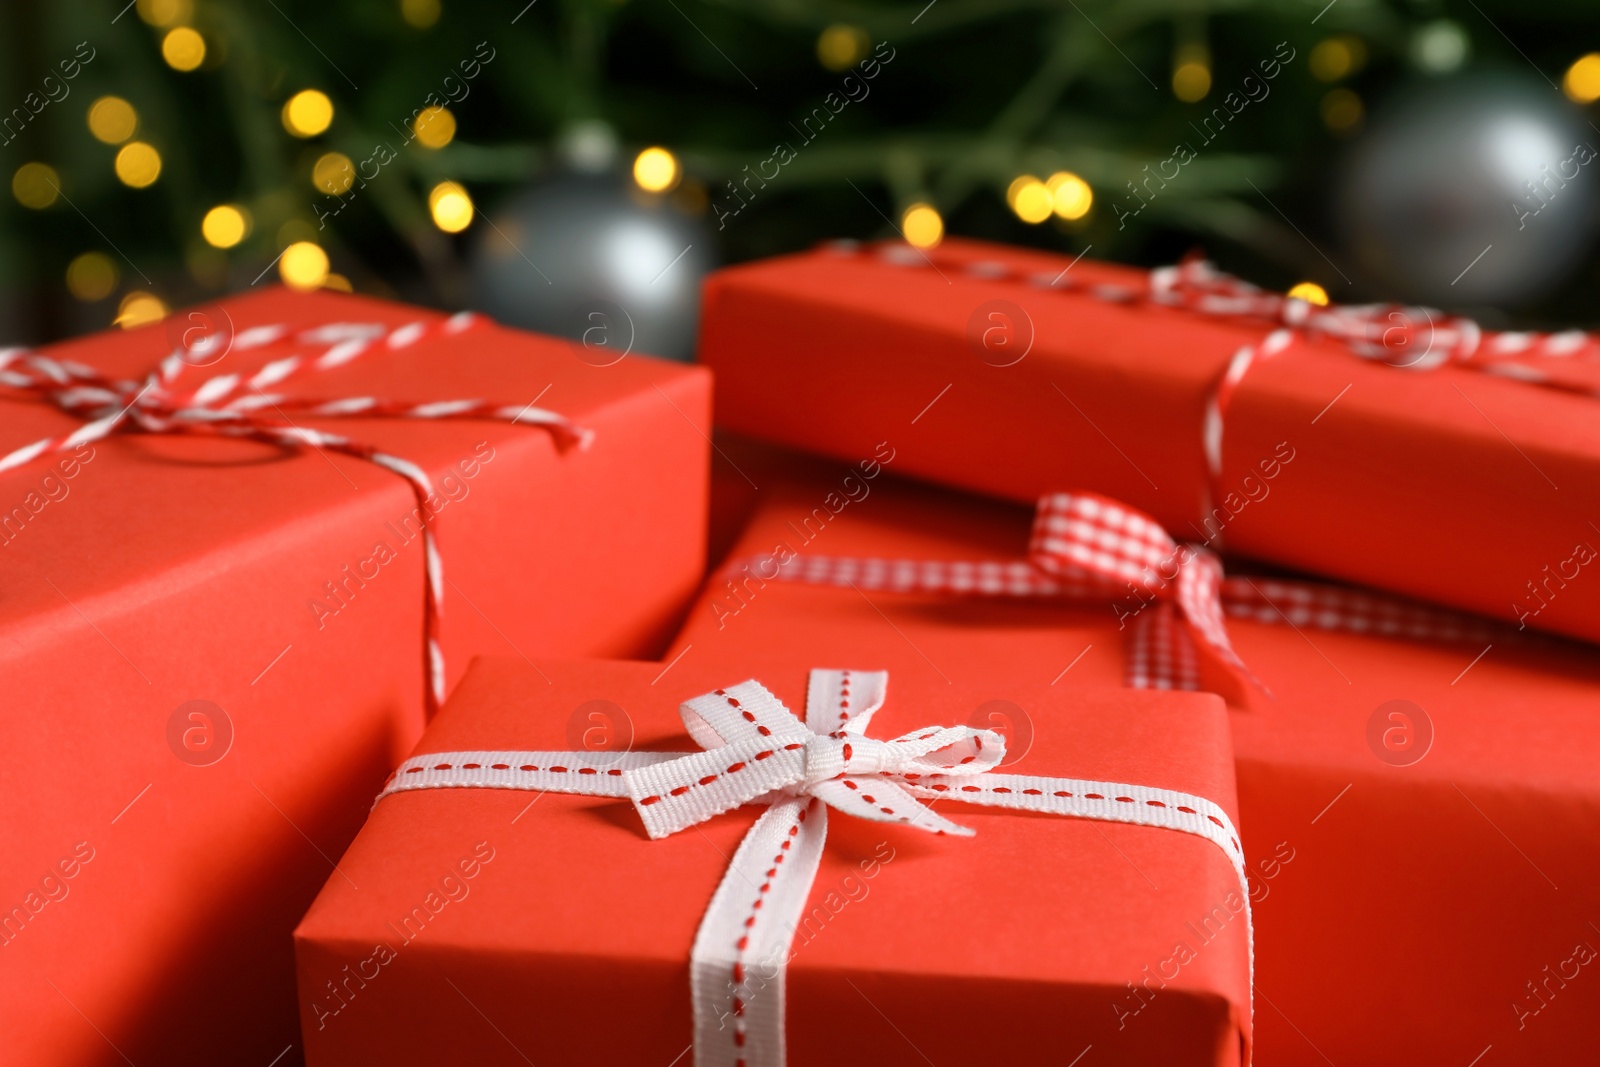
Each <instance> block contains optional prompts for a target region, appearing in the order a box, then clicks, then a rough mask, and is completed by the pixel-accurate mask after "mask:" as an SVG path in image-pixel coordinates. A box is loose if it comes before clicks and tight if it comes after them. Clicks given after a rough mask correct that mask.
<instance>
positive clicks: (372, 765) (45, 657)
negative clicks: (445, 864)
mask: <svg viewBox="0 0 1600 1067" xmlns="http://www.w3.org/2000/svg"><path fill="white" fill-rule="evenodd" d="M174 321H175V322H177V323H179V324H180V328H179V329H176V330H169V329H166V328H163V327H159V326H158V327H151V328H145V329H138V330H131V331H127V332H122V331H118V332H116V333H107V334H101V335H97V336H93V337H88V338H84V339H80V340H75V341H72V342H69V343H65V344H61V345H58V346H55V347H53V348H51V349H49V350H47V351H46V352H45V353H44V355H45V356H46V357H48V358H49V359H50V360H52V361H51V362H43V361H40V360H37V359H34V358H33V357H31V356H26V355H24V354H18V353H14V352H13V353H7V355H6V360H7V361H8V362H7V365H6V366H5V367H4V368H3V370H4V374H3V375H0V381H3V382H4V383H5V384H6V385H8V386H13V388H11V389H0V408H3V412H4V414H3V417H0V426H3V429H0V456H5V455H8V454H13V450H14V449H16V448H18V447H20V446H24V445H26V444H28V443H29V442H32V441H35V440H38V439H50V438H57V439H59V438H60V437H61V436H63V435H67V434H71V433H74V432H78V433H80V434H83V435H85V436H84V437H83V438H82V439H81V442H71V443H69V447H67V448H65V449H64V450H61V451H58V452H55V453H53V454H42V455H38V456H35V457H33V458H31V459H28V460H27V461H26V462H21V463H19V464H17V465H15V466H13V467H12V468H11V469H9V470H7V471H5V472H4V473H3V474H0V504H3V505H4V509H3V511H0V526H3V533H0V540H3V542H4V543H3V544H0V556H3V557H4V558H5V561H6V564H7V566H6V574H7V582H6V597H5V603H4V605H3V606H0V632H3V633H4V640H3V641H0V658H3V663H0V677H3V679H4V691H5V693H6V697H7V706H8V713H7V714H6V715H5V716H4V719H3V725H0V730H3V737H4V744H5V747H6V750H7V752H8V753H9V757H8V758H7V760H6V761H5V766H4V768H3V769H0V789H3V791H4V793H5V796H6V798H7V804H8V806H9V812H10V818H11V829H10V831H9V834H8V837H7V855H8V861H7V870H8V871H9V872H10V878H9V880H8V882H7V884H6V886H5V888H4V892H5V893H6V898H5V900H4V915H3V921H0V951H3V954H4V956H5V959H6V967H5V969H4V972H3V975H0V994H3V995H0V1027H3V1028H4V1030H5V1032H6V1034H7V1038H6V1041H7V1047H8V1050H9V1054H10V1055H11V1056H13V1057H15V1058H16V1059H17V1061H18V1062H29V1063H44V1062H50V1063H61V1064H67V1063H87V1062H101V1061H102V1060H105V1059H106V1058H108V1057H109V1058H110V1059H113V1060H117V1061H118V1062H120V1060H118V1059H117V1054H118V1052H120V1053H122V1054H123V1055H126V1056H127V1057H129V1058H131V1059H132V1060H133V1061H134V1062H137V1063H144V1062H147V1061H161V1062H222V1061H227V1062H252V1061H253V1062H260V1063H263V1064H265V1063H268V1062H270V1061H271V1060H272V1059H273V1057H275V1056H278V1055H279V1054H280V1053H283V1052H285V1049H286V1046H288V1045H290V1044H291V1043H296V1044H297V1043H298V1037H297V1032H298V1022H297V1014H296V1011H295V1006H294V1002H293V960H292V953H293V949H292V944H291V939H290V932H291V931H292V929H293V927H294V924H295V922H297V921H298V920H299V918H300V916H301V915H302V914H303V913H304V911H305V908H306V906H307V905H308V904H309V902H310V901H311V899H312V897H313V896H314V895H315V893H316V891H317V888H318V887H319V886H320V885H321V883H322V881H323V880H324V879H325V878H326V877H327V875H328V872H329V870H330V868H331V865H332V857H337V856H338V855H339V853H340V852H341V850H342V849H343V847H344V845H345V844H346V843H348V841H349V840H350V839H351V837H352V836H353V835H354V834H355V832H356V830H357V829H358V827H359V826H360V823H361V820H362V818H363V817H364V815H365V811H366V808H367V806H368V804H369V803H370V801H371V797H372V795H373V794H374V793H375V792H376V790H377V788H378V787H379V785H380V784H381V783H382V781H383V777H384V775H385V774H387V773H388V771H389V770H390V769H391V768H392V767H393V766H394V764H395V762H396V761H397V760H398V759H399V758H400V757H401V756H402V755H403V754H404V753H405V752H406V751H407V750H408V749H409V747H410V745H411V744H412V743H413V742H414V741H415V739H416V737H417V736H418V735H419V734H420V732H421V729H422V725H423V711H424V700H425V693H426V691H427V689H428V678H429V671H428V670H427V669H426V667H425V663H426V657H427V655H428V652H429V649H428V637H429V634H430V633H434V634H436V635H437V637H438V638H439V641H440V651H441V652H442V668H443V669H442V671H441V672H440V679H439V680H440V681H441V682H442V681H444V680H445V678H446V677H448V679H450V680H453V679H454V678H455V677H457V676H458V675H459V674H460V672H461V671H462V669H463V668H464V666H465V664H466V662H467V660H468V659H469V658H470V657H471V656H473V655H475V654H477V653H480V652H486V651H496V652H503V653H508V654H514V653H518V652H520V653H523V654H528V655H532V654H556V655H627V654H634V655H638V654H641V653H648V652H651V651H654V650H655V649H656V648H658V647H659V642H660V641H662V640H664V639H665V636H666V635H667V633H668V632H669V628H670V626H671V625H672V624H673V620H674V618H676V617H677V613H678V612H679V611H681V605H682V603H683V601H684V599H685V598H686V597H687V596H688V595H689V594H690V593H691V592H692V590H693V588H694V586H695V584H696V582H697V580H698V574H699V570H700V567H701V560H702V558H703V547H702V546H703V538H704V529H705V517H704V511H705V484H706V464H707V452H708V448H707V445H706V441H705V438H704V437H703V436H702V433H701V430H703V429H705V428H706V423H707V421H708V410H707V408H708V400H709V380H708V379H709V375H707V373H706V372H705V371H704V370H703V369H701V368H685V367H679V366H674V365H671V364H667V363H661V362H657V361H652V360H649V359H625V360H623V361H621V362H620V363H617V364H616V365H614V366H607V367H599V366H592V365H590V364H589V363H586V362H585V361H584V360H582V359H581V358H579V353H578V352H577V351H576V350H575V349H574V348H573V347H572V346H571V345H569V344H567V343H566V342H562V341H558V340H555V339H552V338H541V337H535V336H532V335H529V334H525V333H521V332H516V331H511V330H504V329H500V328H498V327H495V326H493V325H492V324H488V323H484V322H476V323H470V322H468V321H467V320H464V319H460V318H454V319H447V318H446V317H445V316H442V315H439V314H436V313H433V312H427V311H421V310H418V309H415V308H409V307H404V306H401V305H398V304H391V303H385V302H381V301H377V300H370V299H364V298H358V297H350V296H339V295H336V294H330V293H325V292H322V293H314V294H307V295H296V294H292V293H289V292H285V291H281V290H269V291H263V292H261V293H258V294H252V295H249V296H242V297H238V298H230V299H228V300H225V301H223V302H222V304H221V305H220V307H216V308H210V309H206V311H205V312H204V313H203V315H202V316H201V318H200V319H198V320H195V321H194V322H193V323H191V319H190V317H189V316H188V315H182V316H175V318H174ZM197 326H198V327H206V326H208V327H209V329H198V330H196V333H195V334H194V335H193V336H191V335H190V334H189V333H187V332H186V331H190V330H192V329H195V328H196V327H197ZM313 327H321V329H317V330H313V329H311V328H313ZM196 337H198V342H197V343H195V344H192V345H187V346H185V348H184V352H183V354H182V356H181V357H172V358H167V357H169V354H170V353H172V352H173V351H174V346H175V345H177V344H182V343H183V342H184V341H185V340H191V341H192V340H195V339H196ZM216 338H221V343H220V344H213V342H214V340H215V339H216ZM296 360H298V361H299V362H296ZM191 364H193V365H191ZM158 367H160V368H162V369H161V370H159V371H158V372H157V374H156V381H155V382H154V384H152V383H151V382H150V381H148V380H146V379H145V376H146V375H147V374H149V373H150V372H151V371H152V369H153V368H158ZM169 369H171V370H175V371H176V374H175V375H172V376H170V377H169V376H168V374H167V371H168V370H169ZM51 375H59V376H60V377H61V378H62V379H64V380H62V381H59V382H55V384H54V385H51V386H50V387H49V389H48V390H44V391H54V390H56V389H58V388H59V389H60V390H67V389H75V390H76V392H74V393H72V394H71V395H57V396H56V399H57V401H58V404H59V405H61V406H66V407H70V406H71V405H72V404H73V403H75V402H80V401H81V402H82V404H83V405H85V407H84V413H83V414H82V415H81V416H80V417H79V418H77V419H74V418H69V417H68V416H67V415H66V414H64V413H63V411H62V410H60V408H59V407H58V405H56V404H50V403H46V402H42V401H43V400H44V399H46V398H45V397H44V396H43V395H42V392H41V390H39V389H34V390H31V391H30V390H25V389H23V388H18V387H19V386H22V385H25V384H26V383H28V382H29V381H30V380H38V379H40V378H41V376H42V377H43V378H46V379H49V378H50V376H51ZM229 375H236V376H237V377H235V378H232V379H231V382H232V384H231V385H230V384H229V380H221V382H220V384H213V385H212V386H209V387H208V389H209V390H210V391H209V392H204V393H201V394H199V395H196V389H197V387H198V386H200V384H201V383H204V382H207V381H211V382H213V383H217V382H218V381H219V380H220V379H223V376H229ZM97 376H98V377H97ZM122 378H129V379H135V380H134V382H133V383H132V384H131V385H128V386H122V385H119V384H117V380H118V379H122ZM51 380H52V381H53V380H54V379H51ZM107 382H109V383H111V384H110V385H109V386H108V385H107V384H105V383H107ZM118 390H121V392H119V391H118ZM473 397H479V398H488V399H489V400H492V401H495V402H498V403H499V404H509V405H514V407H513V408H512V413H513V414H516V415H519V416H520V417H521V420H522V421H523V422H524V423H526V424H523V425H511V424H508V423H507V422H506V421H499V420H496V419H492V418H491V419H470V420H463V419H440V418H430V417H426V416H439V415H450V414H460V413H463V412H465V413H468V414H471V413H473V412H476V411H478V410H479V408H472V407H470V406H468V407H462V406H460V405H455V406H451V405H444V406H439V405H438V404H437V403H436V402H440V401H457V400H459V399H460V398H473ZM263 398H266V399H265V400H264V399H263ZM305 398H317V399H318V400H319V401H322V400H327V401H333V402H334V403H335V404H336V405H337V406H338V408H339V410H338V411H332V410H329V411H321V410H320V409H319V410H312V409H311V408H310V407H308V402H307V400H306V399H305ZM401 401H403V402H405V403H404V410H403V411H402V410H400V409H399V408H398V407H397V406H396V405H397V404H399V402H401ZM363 405H365V406H363ZM108 406H109V408H110V410H111V412H112V415H113V416H117V413H118V412H121V416H120V417H123V418H124V419H126V420H130V421H133V422H134V423H135V426H134V428H136V429H142V430H146V431H148V432H144V433H123V432H118V433H115V434H112V435H110V436H104V437H99V438H95V437H93V434H94V433H95V432H96V431H95V429H94V427H96V426H99V427H100V428H101V429H104V428H105V424H104V423H103V422H100V421H99V420H100V419H101V416H100V414H98V413H97V412H96V411H95V410H93V409H95V408H97V407H100V408H105V407H108ZM202 409H203V410H202ZM185 411H187V412H188V414H184V412H185ZM548 411H554V412H559V414H560V416H562V417H564V421H559V422H549V423H542V422H540V421H539V420H540V419H543V418H544V417H545V413H546V412H548ZM230 412H233V413H235V414H239V413H242V414H243V415H248V416H250V418H249V419H248V420H247V419H244V418H236V417H234V416H232V415H230V414H229V413H230ZM340 413H342V414H343V415H345V416H353V417H340V418H334V417H330V416H331V415H333V414H340ZM489 413H491V414H492V412H489ZM397 414H406V415H410V416H413V417H391V416H394V415H397ZM185 418H187V419H189V424H188V425H187V426H186V427H184V428H187V429H191V430H197V431H199V432H191V433H187V434H183V435H178V434H163V433H160V432H158V431H160V430H161V429H162V428H163V427H165V426H167V425H168V424H169V423H171V422H173V421H176V420H181V419H185ZM207 420H209V421H207ZM208 427H209V428H210V430H211V431H214V432H208ZM123 428H124V429H126V428H127V427H123ZM232 430H248V431H250V432H252V433H255V432H258V431H259V433H260V434H261V435H262V437H261V438H253V437H231V436H228V433H229V431H232ZM553 430H568V431H570V435H571V437H570V439H569V440H567V441H562V440H559V439H558V438H557V435H556V434H555V433H553V432H552V431H553ZM583 434H588V435H592V437H591V439H590V444H589V446H588V447H587V448H581V447H575V446H574V445H573V441H574V440H575V439H576V438H577V437H579V436H581V435H583ZM338 439H345V440H348V441H349V442H351V443H352V444H351V448H350V449H346V450H341V449H342V446H339V445H337V443H336V442H337V440H338ZM296 441H298V442H299V443H300V445H301V447H292V446H293V445H294V443H295V442H296ZM368 446H370V449H371V450H372V451H371V458H370V459H368V458H362V456H363V453H362V452H361V449H362V448H365V447H368ZM563 446H565V447H563ZM352 450H353V452H354V454H351V452H352ZM384 463H387V464H389V466H388V467H387V469H386V467H385V466H384V465H382V464H384ZM419 477H420V478H422V479H425V480H426V481H427V482H428V483H429V484H430V485H431V490H432V491H431V494H430V495H429V497H428V499H427V501H426V502H425V503H419V501H418V500H417V498H416V495H415V494H414V492H413V488H412V487H413V485H415V484H417V479H418V478H419ZM640 514H644V515H648V516H650V522H649V523H648V524H647V525H646V524H641V523H639V522H637V521H636V519H635V516H637V515H640ZM434 535H436V537H437V543H436V546H435V547H436V548H437V551H438V557H437V559H438V562H439V563H440V565H441V566H440V569H439V570H437V571H434V572H432V573H431V574H430V570H429V568H428V566H427V565H426V562H425V555H426V550H427V548H428V540H429V538H430V537H431V536H434ZM434 576H436V577H437V579H438V585H437V588H436V589H433V590H430V589H429V586H430V584H431V583H430V581H429V579H430V577H434ZM435 608H436V609H437V615H438V618H437V623H438V625H437V628H436V629H435V628H433V627H432V626H431V623H432V617H433V614H434V609H435ZM114 1050H115V1051H114Z"/></svg>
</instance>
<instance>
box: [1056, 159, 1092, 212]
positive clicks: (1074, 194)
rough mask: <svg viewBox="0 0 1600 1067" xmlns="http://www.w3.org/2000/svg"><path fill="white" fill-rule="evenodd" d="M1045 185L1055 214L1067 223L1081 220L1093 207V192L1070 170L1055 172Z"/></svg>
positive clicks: (1086, 183)
mask: <svg viewBox="0 0 1600 1067" xmlns="http://www.w3.org/2000/svg"><path fill="white" fill-rule="evenodd" d="M1045 184H1046V185H1047V186H1048V187H1049V190H1050V201H1051V206H1052V208H1053V209H1054V210H1055V213H1056V214H1057V215H1058V216H1060V217H1061V218H1064V219H1066V220H1068V221H1069V222H1070V221H1072V220H1074V219H1081V218H1083V217H1084V216H1085V215H1087V214H1088V213H1089V209H1090V208H1091V207H1093V206H1094V190H1093V189H1092V188H1090V187H1089V183H1088V182H1086V181H1084V180H1083V179H1082V178H1080V177H1078V176H1077V175H1076V174H1074V173H1072V172H1071V171H1070V170H1058V171H1056V172H1055V173H1054V174H1052V175H1050V180H1049V181H1048V182H1046V183H1045Z"/></svg>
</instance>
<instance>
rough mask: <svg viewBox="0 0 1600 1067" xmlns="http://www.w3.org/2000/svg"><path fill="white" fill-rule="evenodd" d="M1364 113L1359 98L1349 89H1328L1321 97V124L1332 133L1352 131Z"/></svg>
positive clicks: (1359, 122) (1364, 110)
mask: <svg viewBox="0 0 1600 1067" xmlns="http://www.w3.org/2000/svg"><path fill="white" fill-rule="evenodd" d="M1365 115H1366V109H1365V108H1364V107H1363V106H1362V104H1361V98H1360V97H1359V96H1357V95H1356V94H1355V93H1354V92H1352V91H1350V90H1349V89H1343V88H1340V89H1330V90H1328V92H1327V94H1326V95H1324V96H1323V98H1322V124H1323V125H1324V126H1326V127H1328V129H1330V130H1332V131H1333V132H1334V133H1337V134H1341V135H1344V134H1351V133H1354V132H1355V131H1356V130H1357V129H1358V128H1359V127H1360V126H1361V120H1362V118H1363V117H1364V116H1365Z"/></svg>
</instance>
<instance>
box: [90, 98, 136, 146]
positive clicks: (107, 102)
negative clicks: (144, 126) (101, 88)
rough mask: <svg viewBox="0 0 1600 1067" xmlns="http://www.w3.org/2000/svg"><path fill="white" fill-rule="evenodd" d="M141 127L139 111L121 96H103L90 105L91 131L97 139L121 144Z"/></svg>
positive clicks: (107, 142)
mask: <svg viewBox="0 0 1600 1067" xmlns="http://www.w3.org/2000/svg"><path fill="white" fill-rule="evenodd" d="M138 128H139V113H138V112H137V111H135V110H134V109H133V105H132V104H130V103H128V102H127V101H126V100H124V99H122V97H120V96H102V97H101V98H100V99H98V100H96V101H95V102H94V103H92V104H90V105H89V132H90V133H92V134H94V137H95V140H97V141H103V142H105V143H106V144H121V143H122V142H123V141H126V140H127V139H128V138H130V137H132V136H133V133H134V131H135V130H137V129H138Z"/></svg>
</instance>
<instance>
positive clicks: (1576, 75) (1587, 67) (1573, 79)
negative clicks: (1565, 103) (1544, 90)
mask: <svg viewBox="0 0 1600 1067" xmlns="http://www.w3.org/2000/svg"><path fill="white" fill-rule="evenodd" d="M1561 89H1562V91H1563V92H1565V93H1566V94H1567V97H1568V98H1569V99H1571V100H1574V101H1576V102H1577V103H1580V104H1592V103H1594V102H1595V101H1596V100H1600V52H1590V53H1589V54H1588V55H1586V56H1583V57H1582V58H1580V59H1579V60H1577V61H1576V62H1575V63H1573V64H1572V66H1570V67H1568V68H1567V73H1566V75H1565V76H1564V77H1562V79H1561Z"/></svg>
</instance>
